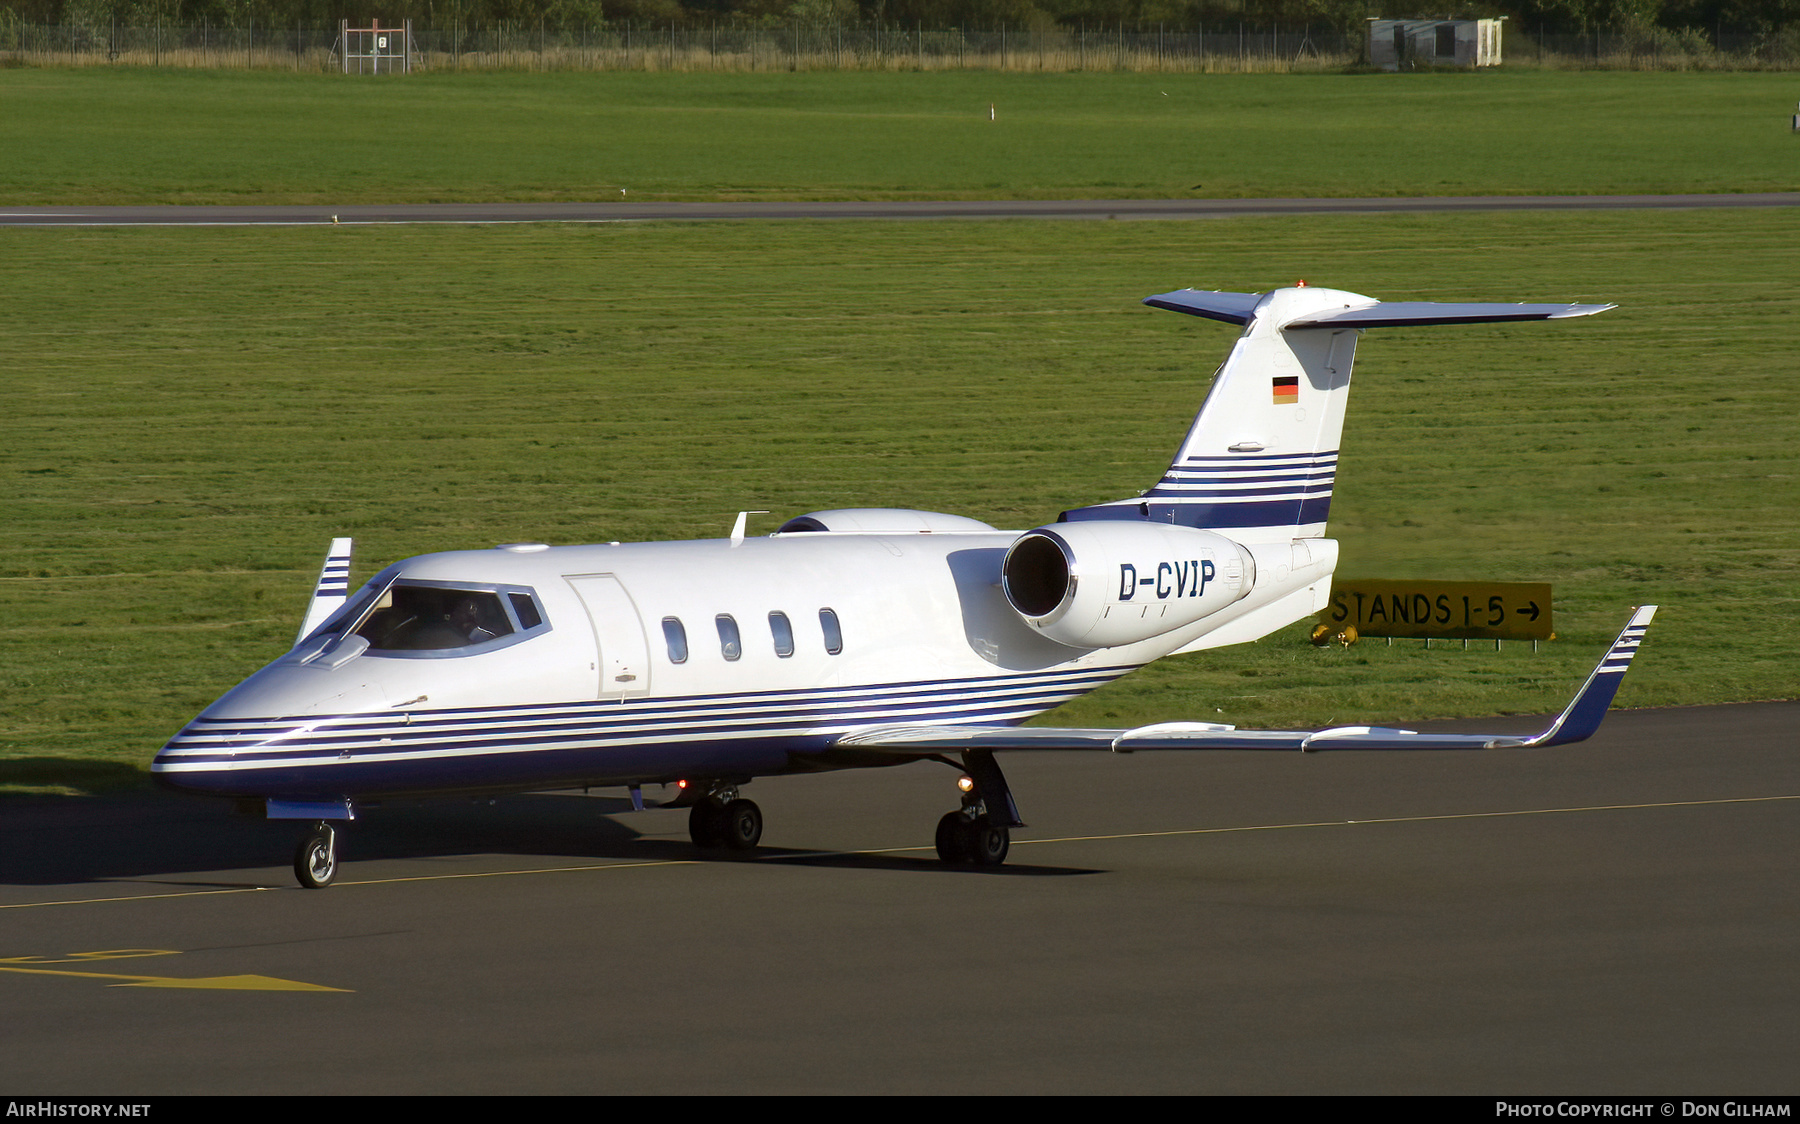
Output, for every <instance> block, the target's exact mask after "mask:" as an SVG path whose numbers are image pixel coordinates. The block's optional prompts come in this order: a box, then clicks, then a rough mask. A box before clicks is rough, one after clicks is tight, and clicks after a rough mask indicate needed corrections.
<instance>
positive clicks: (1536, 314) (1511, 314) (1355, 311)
mask: <svg viewBox="0 0 1800 1124" xmlns="http://www.w3.org/2000/svg"><path fill="white" fill-rule="evenodd" d="M1617 307H1619V306H1618V305H1616V304H1438V303H1436V302H1433V301H1382V302H1381V303H1380V304H1378V305H1375V306H1373V307H1370V308H1346V309H1341V310H1339V311H1337V312H1325V313H1321V314H1319V315H1317V316H1307V317H1303V318H1301V319H1299V320H1291V321H1289V322H1288V323H1287V324H1286V325H1285V327H1286V328H1287V330H1288V331H1290V332H1292V331H1296V330H1298V329H1301V328H1404V327H1408V326H1411V325H1430V324H1498V323H1503V322H1505V321H1509V320H1563V319H1566V318H1568V317H1571V316H1592V315H1594V314H1595V313H1596V312H1605V311H1606V310H1607V309H1609V308H1617Z"/></svg>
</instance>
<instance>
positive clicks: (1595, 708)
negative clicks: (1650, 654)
mask: <svg viewBox="0 0 1800 1124" xmlns="http://www.w3.org/2000/svg"><path fill="white" fill-rule="evenodd" d="M1655 615H1656V606H1655V605H1645V606H1642V607H1641V608H1639V609H1638V610H1637V611H1636V612H1634V613H1632V614H1631V619H1630V620H1629V621H1627V622H1626V623H1625V627H1624V629H1623V630H1621V631H1620V633H1619V638H1618V639H1617V640H1614V641H1613V643H1612V647H1611V648H1608V649H1607V650H1606V655H1604V656H1602V657H1601V658H1600V663H1599V665H1598V666H1597V667H1595V668H1594V670H1593V673H1592V674H1590V675H1589V676H1588V677H1587V682H1586V683H1583V684H1582V685H1581V690H1579V691H1577V692H1575V698H1574V699H1573V700H1571V701H1570V703H1569V705H1568V706H1567V707H1566V708H1565V709H1564V710H1563V712H1562V713H1561V714H1559V715H1557V716H1556V721H1555V722H1552V723H1551V724H1550V728H1549V729H1548V730H1545V731H1544V732H1543V733H1541V734H1539V735H1538V736H1537V737H1535V738H1531V739H1530V740H1528V741H1526V742H1525V743H1524V744H1525V745H1526V746H1528V747H1535V746H1548V745H1567V744H1568V743H1570V742H1578V741H1581V740H1583V739H1584V738H1589V737H1592V736H1593V734H1594V731H1595V730H1598V729H1599V728H1600V720H1601V719H1603V718H1605V717H1606V708H1607V707H1609V706H1611V705H1612V701H1613V696H1614V695H1615V694H1617V693H1618V691H1619V684H1620V683H1622V682H1623V681H1624V679H1625V671H1626V669H1627V668H1629V667H1630V666H1631V657H1633V656H1635V655H1637V650H1638V645H1639V644H1640V643H1642V642H1643V639H1644V633H1645V632H1646V631H1648V630H1649V627H1650V618H1651V617H1654V616H1655Z"/></svg>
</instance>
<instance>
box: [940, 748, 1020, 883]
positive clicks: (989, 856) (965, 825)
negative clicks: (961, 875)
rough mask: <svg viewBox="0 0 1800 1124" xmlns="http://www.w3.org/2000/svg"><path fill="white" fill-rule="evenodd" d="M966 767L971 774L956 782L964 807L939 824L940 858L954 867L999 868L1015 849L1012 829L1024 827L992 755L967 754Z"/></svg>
mask: <svg viewBox="0 0 1800 1124" xmlns="http://www.w3.org/2000/svg"><path fill="white" fill-rule="evenodd" d="M946 763H947V764H948V762H946ZM963 766H964V767H965V768H966V769H967V770H968V774H967V775H965V776H964V777H963V778H962V779H961V780H960V781H958V782H957V787H959V788H960V789H962V794H963V798H962V808H961V810H960V811H955V812H950V813H947V814H946V815H945V816H944V818H943V819H941V820H939V821H938V825H937V853H938V858H940V859H942V860H943V861H944V862H946V863H949V864H951V865H952V866H957V865H962V864H965V863H969V864H973V865H975V866H999V865H1000V864H1001V863H1003V862H1005V861H1006V853H1007V851H1008V850H1010V849H1011V847H1012V829H1013V828H1015V827H1024V826H1025V825H1024V824H1022V823H1020V822H1019V812H1018V808H1017V807H1016V806H1014V804H1013V798H1012V791H1011V790H1010V789H1008V788H1007V787H1006V777H1005V776H1004V775H1003V774H1002V773H1001V772H1000V766H999V765H998V764H996V763H995V761H994V755H993V753H991V752H989V751H987V750H972V751H970V752H968V753H965V754H963Z"/></svg>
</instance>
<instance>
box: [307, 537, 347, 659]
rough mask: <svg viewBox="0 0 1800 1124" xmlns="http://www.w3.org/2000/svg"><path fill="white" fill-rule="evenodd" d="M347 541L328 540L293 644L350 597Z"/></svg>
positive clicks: (309, 632)
mask: <svg viewBox="0 0 1800 1124" xmlns="http://www.w3.org/2000/svg"><path fill="white" fill-rule="evenodd" d="M352 545H353V544H352V542H351V540H349V539H332V540H331V549H330V550H328V551H326V552H325V565H323V566H321V567H320V568H319V581H318V584H316V585H314V586H313V595H312V602H311V603H310V604H309V605H307V607H306V619H304V620H303V621H301V622H300V634H299V635H298V636H296V637H294V643H296V644H298V643H300V641H302V640H305V639H306V638H307V636H308V635H310V634H311V633H312V630H313V629H315V628H318V627H319V626H320V625H322V624H324V623H325V618H327V617H329V616H331V614H333V613H335V612H337V611H338V610H339V609H341V608H343V605H344V602H345V601H346V600H347V599H348V598H349V596H350V552H351V548H352Z"/></svg>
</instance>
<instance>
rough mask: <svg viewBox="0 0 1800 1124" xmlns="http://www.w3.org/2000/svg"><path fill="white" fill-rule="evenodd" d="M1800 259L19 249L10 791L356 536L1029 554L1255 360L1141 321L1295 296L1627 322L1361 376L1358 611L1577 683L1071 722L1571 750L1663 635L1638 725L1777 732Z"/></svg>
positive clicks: (529, 244) (873, 248) (1570, 241)
mask: <svg viewBox="0 0 1800 1124" xmlns="http://www.w3.org/2000/svg"><path fill="white" fill-rule="evenodd" d="M1460 246H1470V247H1479V252H1474V251H1470V252H1463V251H1461V250H1459V249H1458V247H1460ZM1796 247H1800V216H1796V215H1793V214H1791V213H1789V212H1785V211H1784V212H1771V211H1759V212H1739V213H1720V212H1669V213H1657V214H1645V213H1613V214H1605V213H1603V214H1597V215H1570V214H1538V215H1470V216H1454V215H1434V216H1425V217H1401V216H1383V217H1365V218H1353V219H1346V218H1309V219H1299V220H1287V221H1275V220H1249V219H1246V220H1228V221H1216V222H1193V223H1017V222H994V223H976V222H959V223H890V224H842V223H810V224H809V223H795V224H755V225H752V224H702V225H686V224H669V225H645V226H619V227H610V226H608V227H532V226H514V227H474V228H428V227H402V228H393V227H389V228H348V227H338V228H332V227H313V228H282V229H201V230H192V229H189V230H168V229H110V230H105V229H103V230H42V229H39V230H31V229H12V230H0V291H4V292H5V293H6V300H4V301H0V346H4V348H5V351H6V356H7V367H8V375H7V379H6V382H5V387H6V390H5V396H6V401H5V409H4V411H0V447H3V448H4V449H5V450H6V454H5V459H4V464H5V471H6V473H7V475H8V477H9V478H10V479H9V488H8V491H7V494H6V498H5V500H4V504H5V510H4V516H3V519H0V526H3V527H4V535H5V552H4V556H3V557H0V607H3V608H4V615H3V616H0V757H3V758H5V759H6V760H5V761H4V763H0V782H3V781H6V780H12V781H14V782H29V781H33V780H46V779H60V780H63V781H67V779H68V778H70V777H77V778H79V777H81V776H83V775H86V776H87V777H88V778H89V779H90V780H93V779H95V778H99V777H102V776H104V775H106V774H109V773H114V772H118V771H124V772H126V773H131V772H133V771H135V770H136V769H138V768H141V767H142V766H143V765H144V764H145V763H146V762H147V761H148V759H149V757H150V755H151V754H152V753H153V752H154V750H155V749H156V747H157V746H158V745H160V743H161V742H162V740H164V739H165V738H166V737H167V736H168V735H169V734H170V733H171V732H172V731H173V730H175V729H176V728H177V727H178V726H179V725H180V724H181V723H182V722H183V721H185V720H186V719H187V718H189V717H191V716H192V715H193V714H194V713H195V712H196V711H198V710H199V709H200V708H201V707H203V706H204V705H205V704H206V703H208V702H210V701H211V700H212V699H213V698H214V697H215V696H216V695H217V694H219V693H220V692H222V691H223V690H224V689H225V688H226V687H228V686H230V685H231V684H233V683H235V682H236V681H237V680H238V679H239V678H241V677H242V676H243V675H245V674H247V673H248V672H249V671H251V670H253V669H254V668H255V667H256V666H258V665H260V664H261V663H262V662H264V661H266V660H268V659H270V658H272V657H273V656H275V655H277V654H279V652H280V651H281V650H283V649H284V648H285V647H286V645H287V644H288V643H289V642H290V641H291V639H292V634H293V630H294V627H295V624H296V621H297V616H298V613H299V612H300V609H301V606H302V604H303V602H304V601H305V599H306V594H307V592H308V590H309V588H310V583H311V580H312V576H313V573H314V572H315V571H316V567H317V564H318V559H319V557H320V555H321V553H322V551H323V548H324V545H325V542H326V540H327V539H328V538H329V537H330V536H331V535H333V534H352V535H354V536H356V538H357V540H358V548H359V553H358V564H357V569H356V577H357V579H358V580H361V578H362V577H364V576H366V575H367V574H369V573H371V572H372V571H373V570H374V569H375V568H376V567H377V566H378V565H379V564H381V563H383V562H386V561H391V560H394V559H396V558H399V557H403V556H406V555H411V554H417V553H422V552H425V551H428V550H435V549H442V548H449V547H469V546H483V545H488V544H492V543H496V542H504V541H509V540H518V539H538V538H541V539H544V540H547V541H551V542H582V541H594V540H603V539H640V538H683V537H707V536H719V535H723V534H724V533H725V531H726V529H727V528H728V527H729V525H730V521H731V518H732V516H733V513H735V512H736V511H737V510H739V509H741V508H768V509H771V510H772V511H774V512H776V513H777V514H776V515H773V516H770V517H767V521H766V522H764V523H762V524H761V525H760V526H757V525H753V527H752V530H753V532H754V531H757V530H768V529H772V528H773V526H774V525H775V521H776V520H778V519H780V518H783V517H785V516H787V515H791V514H795V513H798V512H802V511H806V510H810V509H816V508H825V507H837V506H858V505H894V506H916V507H922V508H927V509H934V510H947V511H955V512H960V513H964V514H968V515H972V516H975V517H977V518H981V519H985V520H988V521H991V522H993V523H995V524H997V525H1000V526H1009V527H1022V526H1030V525H1033V524H1035V523H1036V522H1038V521H1041V520H1045V519H1049V518H1054V516H1055V514H1056V512H1058V511H1059V510H1062V509H1063V508H1064V507H1067V506H1071V505H1074V504H1078V503H1083V502H1092V501H1097V500H1103V499H1109V498H1117V497H1120V496H1126V495H1130V494H1132V493H1134V492H1135V491H1136V490H1138V489H1140V488H1143V487H1146V486H1148V484H1150V483H1151V482H1153V481H1154V479H1155V478H1156V477H1157V475H1158V474H1159V473H1160V471H1161V469H1162V468H1163V467H1164V465H1166V463H1167V458H1168V456H1169V454H1170V452H1171V451H1172V449H1173V447H1174V445H1175V443H1176V441H1177V440H1178V439H1179V437H1180V435H1181V433H1182V432H1183V430H1184V429H1185V427H1186V424H1187V422H1188V420H1189V418H1190V416H1191V414H1192V412H1193V410H1194V408H1195V407H1196V405H1197V404H1198V402H1199V401H1200V399H1201V397H1202V395H1203V393H1204V389H1205V385H1206V381H1207V376H1208V372H1210V371H1211V369H1212V368H1213V367H1214V365H1216V363H1217V362H1218V360H1219V359H1220V358H1222V357H1223V355H1224V354H1225V352H1226V351H1227V350H1228V348H1229V346H1230V343H1231V339H1232V332H1231V331H1230V330H1229V329H1227V328H1225V327H1224V326H1220V325H1212V324H1209V323H1207V322H1203V321H1199V320H1195V319H1193V318H1189V317H1182V316H1174V315H1171V314H1168V313H1163V312H1156V311H1152V310H1150V309H1146V308H1143V307H1141V306H1140V305H1139V304H1138V303H1137V302H1138V300H1139V299H1140V298H1141V297H1143V296H1144V295H1146V294H1148V293H1151V292H1157V291H1161V290H1164V289H1169V288H1174V287H1178V286H1181V285H1197V286H1205V287H1219V288H1228V289H1261V288H1267V287H1269V286H1272V285H1279V284H1286V283H1291V282H1292V281H1293V280H1295V279H1296V278H1299V277H1305V278H1307V279H1308V280H1309V281H1312V282H1314V283H1317V284H1332V285H1338V286H1341V287H1346V288H1352V289H1356V290H1358V291H1362V292H1367V293H1370V294H1371V295H1377V296H1380V297H1383V298H1390V299H1392V298H1400V299H1405V298H1416V299H1498V300H1514V299H1525V300H1530V299H1543V300H1549V299H1554V300H1612V301H1617V302H1618V303H1619V304H1620V305H1621V306H1622V307H1621V308H1620V309H1619V310H1617V311H1615V312H1611V313H1608V314H1606V315H1604V316H1601V317H1598V318H1595V319H1592V320H1588V321H1580V322H1569V323H1562V324H1553V325H1542V324H1539V325H1524V326H1514V327H1508V326H1471V327H1464V328H1452V329H1439V330H1437V331H1434V332H1430V333H1425V332H1419V331H1410V332H1409V331H1401V330H1383V331H1378V332H1374V333H1370V334H1369V335H1368V336H1367V337H1366V338H1365V340H1364V342H1363V346H1362V348H1361V354H1360V355H1359V362H1358V366H1357V387H1356V390H1355V392H1354V394H1353V396H1352V399H1351V406H1350V421H1349V425H1348V427H1347V431H1346V434H1345V438H1344V444H1343V448H1344V450H1345V452H1344V457H1343V464H1342V470H1341V472H1340V474H1339V486H1338V492H1337V497H1336V499H1335V500H1334V505H1333V508H1332V520H1333V533H1334V534H1335V535H1336V536H1337V537H1339V538H1340V539H1341V540H1342V542H1343V544H1344V554H1343V563H1342V565H1341V567H1340V572H1341V573H1343V574H1345V575H1346V576H1379V577H1397V576H1432V577H1443V578H1491V579H1503V580H1508V579H1519V580H1550V581H1553V582H1555V583H1556V613H1557V624H1558V632H1559V634H1560V636H1561V637H1562V638H1561V639H1559V640H1558V641H1555V642H1553V643H1551V644H1548V645H1545V647H1544V649H1543V650H1542V651H1541V652H1538V653H1532V652H1531V651H1530V650H1529V647H1528V646H1527V645H1523V644H1513V645H1508V646H1507V648H1506V649H1505V650H1504V651H1502V652H1499V653H1496V652H1494V651H1492V650H1491V649H1489V650H1485V651H1479V650H1472V651H1468V652H1464V651H1462V650H1460V649H1449V650H1446V649H1444V648H1443V647H1442V646H1439V647H1438V648H1434V649H1433V650H1431V651H1429V652H1426V651H1423V650H1421V648H1420V646H1419V645H1418V644H1417V643H1410V644H1409V643H1396V645H1394V646H1393V647H1391V648H1390V647H1386V646H1383V645H1381V644H1380V643H1379V642H1373V643H1369V642H1365V643H1364V644H1362V645H1358V646H1357V647H1355V648H1351V649H1348V650H1333V651H1317V650H1315V649H1313V648H1311V647H1310V646H1308V645H1307V644H1306V643H1305V641H1304V638H1303V637H1304V629H1301V628H1296V629H1291V630H1289V631H1288V632H1286V633H1283V634H1281V635H1279V636H1277V637H1275V638H1272V639H1270V640H1268V641H1265V642H1263V643H1260V644H1257V645H1251V646H1245V647H1240V648H1236V649H1228V650H1225V651H1221V652H1217V653H1213V654H1203V655H1200V656H1194V657H1183V658H1180V659H1174V660H1169V661H1165V662H1164V663H1163V664H1160V665H1157V666H1156V667H1153V668H1152V669H1150V670H1148V671H1146V672H1144V673H1140V674H1139V675H1137V676H1134V677H1130V678H1128V679H1127V680H1125V681H1123V682H1122V683H1120V684H1117V685H1115V686H1114V687H1113V688H1110V689H1108V690H1106V691H1103V692H1101V693H1099V694H1097V695H1094V696H1091V697H1090V698H1089V699H1087V700H1083V701H1081V702H1078V703H1076V704H1072V705H1071V706H1070V707H1069V708H1066V709H1065V710H1064V711H1063V712H1061V713H1059V715H1058V716H1057V717H1058V719H1059V720H1062V721H1068V722H1082V723H1105V724H1121V723H1132V722H1141V721H1149V720H1156V719H1165V718H1175V717H1187V718H1199V717H1207V718H1211V719H1214V720H1220V721H1231V722H1237V723H1243V724H1259V725H1260V724H1281V723H1290V722H1294V723H1298V722H1306V723H1322V722H1328V721H1337V722H1348V721H1357V720H1368V719H1380V720H1409V719H1413V718H1418V717H1422V716H1429V715H1438V716H1442V715H1450V714H1494V713H1502V712H1536V711H1542V710H1545V709H1550V708H1553V707H1555V706H1558V705H1560V704H1561V702H1562V701H1563V700H1564V698H1565V697H1566V695H1567V693H1568V692H1569V691H1570V690H1571V689H1572V688H1573V686H1574V684H1575V683H1576V682H1577V681H1578V680H1579V678H1580V676H1581V675H1582V674H1584V673H1585V671H1586V669H1587V667H1588V666H1590V665H1591V662H1592V660H1593V659H1594V658H1595V657H1596V656H1597V654H1598V652H1599V650H1600V648H1601V646H1602V645H1603V644H1604V643H1605V641H1606V640H1607V639H1609V638H1610V635H1611V633H1612V631H1613V630H1614V629H1616V628H1617V627H1618V625H1619V623H1620V622H1621V621H1622V620H1623V619H1624V616H1625V613H1626V607H1627V606H1628V605H1632V604H1637V603H1641V602H1650V601H1655V602H1660V603H1661V604H1662V605H1664V606H1665V608H1664V610H1663V613H1662V615H1660V616H1659V617H1658V619H1657V625H1656V628H1655V630H1654V631H1653V633H1652V636H1651V639H1650V642H1649V644H1648V645H1647V646H1646V649H1645V652H1644V656H1643V658H1642V659H1641V660H1640V661H1639V663H1638V665H1637V667H1636V668H1634V670H1633V672H1632V675H1631V678H1630V679H1629V680H1628V681H1627V683H1626V684H1625V688H1624V691H1623V693H1622V696H1621V701H1622V702H1623V703H1624V704H1626V705H1635V706H1643V705H1666V704H1683V703H1702V702H1716V701H1725V700H1737V699H1756V698H1773V697H1792V696H1793V695H1794V694H1795V693H1796V692H1795V674H1794V662H1793V659H1792V657H1791V655H1790V654H1789V653H1788V651H1787V648H1786V638H1787V633H1788V631H1790V629H1791V626H1792V622H1793V620H1794V619H1795V609H1796V594H1797V593H1800V530H1797V529H1796V521H1795V519H1794V517H1793V511H1794V506H1795V499H1796V495H1797V492H1796V467H1797V465H1796V460H1797V458H1796V454H1795V449H1794V445H1795V442H1794V438H1795V433H1796V423H1797V422H1800V414H1797V410H1796V406H1795V397H1794V393H1793V385H1794V375H1795V371H1796V369H1797V368H1800V362H1797V361H1796V360H1797V357H1800V346H1797V345H1796V342H1795V338H1794V325H1795V324H1796V323H1797V322H1800V317H1797V313H1800V294H1797V293H1796V291H1795V289H1794V287H1793V286H1792V285H1791V284H1787V283H1776V282H1775V281H1774V279H1778V278H1790V279H1791V278H1792V277H1794V276H1795V275H1796V273H1797V272H1800V250H1797V249H1796ZM84 769H85V770H87V772H86V774H84V773H83V770H84ZM78 783H86V782H81V781H78Z"/></svg>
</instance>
